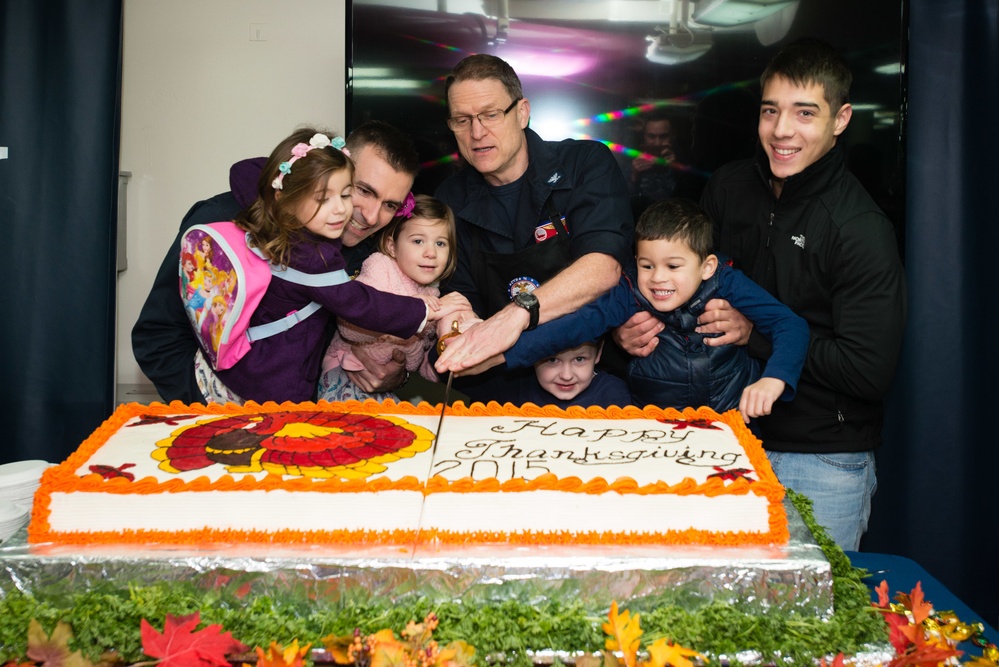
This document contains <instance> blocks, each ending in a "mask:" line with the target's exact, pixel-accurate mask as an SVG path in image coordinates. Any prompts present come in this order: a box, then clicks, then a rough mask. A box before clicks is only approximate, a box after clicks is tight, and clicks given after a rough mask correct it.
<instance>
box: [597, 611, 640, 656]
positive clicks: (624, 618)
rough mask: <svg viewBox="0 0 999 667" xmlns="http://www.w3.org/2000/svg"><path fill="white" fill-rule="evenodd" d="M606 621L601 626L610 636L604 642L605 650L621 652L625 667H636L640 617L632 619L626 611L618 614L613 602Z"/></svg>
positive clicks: (637, 615) (636, 616)
mask: <svg viewBox="0 0 999 667" xmlns="http://www.w3.org/2000/svg"><path fill="white" fill-rule="evenodd" d="M607 621H608V622H607V623H604V624H603V629H604V632H606V633H607V634H608V635H610V636H609V637H608V638H607V640H606V641H605V642H604V645H605V646H606V647H607V650H608V651H621V654H622V655H623V657H624V664H625V667H636V663H637V656H638V646H639V642H640V641H641V638H642V628H641V616H640V615H639V614H635V617H634V619H632V617H631V614H630V612H629V611H628V610H627V609H625V610H624V611H623V612H621V613H620V614H618V612H617V602H616V601H615V602H612V603H611V608H610V613H608V614H607Z"/></svg>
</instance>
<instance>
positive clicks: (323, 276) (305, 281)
mask: <svg viewBox="0 0 999 667" xmlns="http://www.w3.org/2000/svg"><path fill="white" fill-rule="evenodd" d="M246 247H247V248H249V249H250V252H252V253H253V254H254V255H256V256H257V257H259V258H260V259H262V260H264V261H266V262H267V263H268V264H270V266H271V275H272V276H274V277H275V278H280V279H281V280H287V281H288V282H292V283H295V284H297V285H305V286H306V287H330V286H332V285H340V284H342V283H345V282H347V281H348V280H350V276H349V275H348V274H347V272H346V271H344V270H343V269H337V270H336V271H330V272H328V273H305V272H303V271H299V270H298V269H293V268H291V267H290V266H285V267H280V266H278V265H277V264H273V263H271V262H270V260H268V259H267V257H266V256H265V255H264V253H263V252H261V250H260V248H257V247H256V246H253V245H250V233H249V232H247V233H246ZM310 315H311V313H310ZM303 319H304V318H303Z"/></svg>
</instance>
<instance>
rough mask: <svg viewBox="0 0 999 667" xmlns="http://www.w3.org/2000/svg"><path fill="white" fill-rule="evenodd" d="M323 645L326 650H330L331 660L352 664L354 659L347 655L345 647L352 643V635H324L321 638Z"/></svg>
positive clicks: (347, 647)
mask: <svg viewBox="0 0 999 667" xmlns="http://www.w3.org/2000/svg"><path fill="white" fill-rule="evenodd" d="M319 641H321V642H322V643H323V646H325V647H326V650H327V651H329V652H330V656H331V657H332V658H333V662H335V663H336V664H338V665H350V664H353V662H354V660H353V659H352V658H351V657H350V656H348V655H347V649H349V648H350V647H351V646H353V645H354V637H353V636H351V635H347V636H344V637H337V636H336V635H332V634H330V635H326V636H325V637H323V638H322V639H321V640H319Z"/></svg>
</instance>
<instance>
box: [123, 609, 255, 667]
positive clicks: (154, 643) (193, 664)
mask: <svg viewBox="0 0 999 667" xmlns="http://www.w3.org/2000/svg"><path fill="white" fill-rule="evenodd" d="M200 621H201V612H194V613H193V614H191V615H190V616H173V615H172V614H167V617H166V622H165V624H164V626H163V632H162V633H160V632H157V631H156V629H155V628H153V626H151V625H150V624H149V622H148V621H146V619H142V623H141V633H142V650H143V651H144V652H145V654H146V655H149V656H152V657H154V658H160V662H159V665H161V667H208V666H209V665H216V666H217V667H229V664H230V663H229V661H228V660H226V658H225V656H226V655H227V654H229V653H241V652H243V651H246V650H247V647H246V646H245V645H244V644H242V643H240V642H238V641H236V640H235V639H233V638H232V634H231V633H229V632H221V630H222V626H221V625H209V626H207V627H206V628H204V629H203V630H198V631H195V630H194V629H195V628H196V627H198V623H199V622H200Z"/></svg>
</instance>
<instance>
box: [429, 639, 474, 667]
mask: <svg viewBox="0 0 999 667" xmlns="http://www.w3.org/2000/svg"><path fill="white" fill-rule="evenodd" d="M473 660H475V647H474V646H472V645H471V644H469V643H467V642H465V641H462V640H460V639H459V640H456V641H453V642H451V643H450V644H448V645H447V646H445V647H444V648H443V649H441V652H440V654H438V656H437V664H438V666H439V667H467V666H468V665H471V664H472V661H473Z"/></svg>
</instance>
